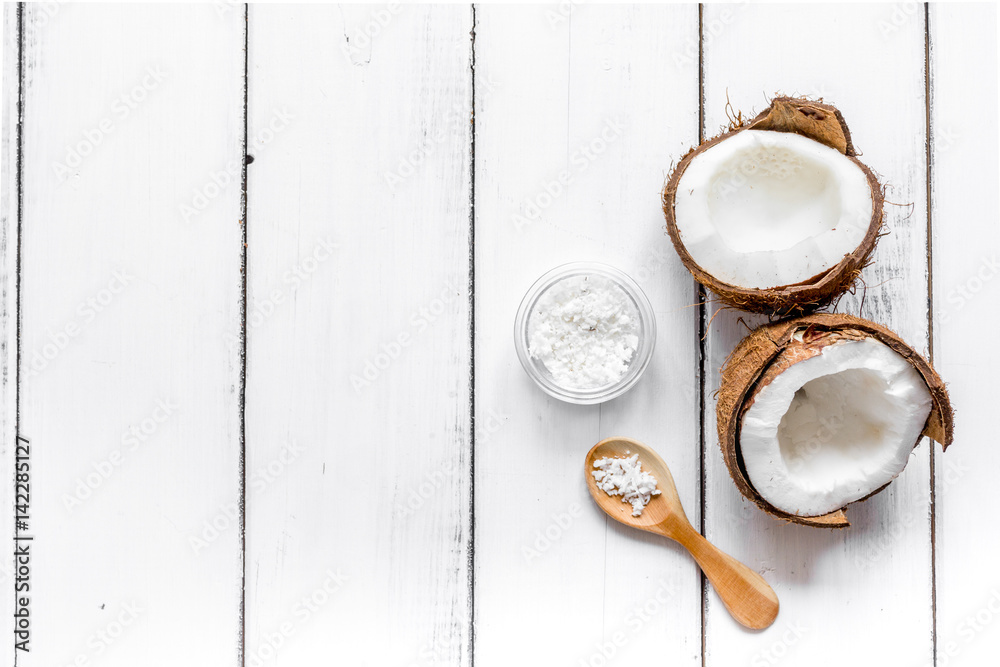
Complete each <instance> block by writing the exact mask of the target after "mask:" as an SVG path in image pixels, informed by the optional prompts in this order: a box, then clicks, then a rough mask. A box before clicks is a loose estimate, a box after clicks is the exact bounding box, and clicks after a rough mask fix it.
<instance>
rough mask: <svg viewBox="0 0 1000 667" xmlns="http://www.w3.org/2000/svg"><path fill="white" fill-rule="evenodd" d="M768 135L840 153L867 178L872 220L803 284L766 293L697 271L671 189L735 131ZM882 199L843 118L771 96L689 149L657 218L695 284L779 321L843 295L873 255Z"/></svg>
mask: <svg viewBox="0 0 1000 667" xmlns="http://www.w3.org/2000/svg"><path fill="white" fill-rule="evenodd" d="M751 131H772V132H795V133H797V134H800V135H802V136H804V137H808V138H810V139H813V140H815V141H818V142H820V143H822V144H824V145H826V146H830V147H831V148H834V149H836V150H838V151H840V152H841V153H843V154H844V155H845V156H846V157H847V158H848V159H849V160H851V161H852V162H854V163H855V164H856V165H857V166H858V168H859V169H861V170H862V171H863V172H864V174H865V177H866V178H867V179H868V185H869V187H870V188H871V196H872V218H871V222H870V223H869V225H868V232H867V234H866V235H865V238H864V240H863V241H862V242H861V244H860V245H859V246H858V247H857V248H856V249H855V250H854V251H853V252H851V253H850V254H847V255H845V256H844V258H843V259H842V260H841V261H840V262H839V263H837V264H836V265H834V266H832V267H830V268H829V269H827V270H826V271H823V272H822V273H819V274H817V275H815V276H813V277H811V278H809V279H807V280H804V281H802V282H799V283H795V284H792V285H780V286H775V287H771V288H767V289H756V288H747V287H741V286H739V285H732V284H729V283H726V282H724V281H722V280H719V279H718V278H716V277H715V276H713V275H711V274H710V273H708V272H706V271H705V270H704V269H702V268H701V267H700V266H699V265H698V264H697V263H696V262H695V261H694V259H693V258H692V257H691V255H690V254H689V253H688V251H687V249H686V248H685V247H684V243H683V241H682V240H681V237H680V232H679V231H678V229H677V220H676V217H675V215H674V200H675V197H676V195H677V186H678V184H679V183H680V180H681V176H683V175H684V172H685V171H686V170H687V168H688V165H690V164H691V161H692V160H694V158H696V157H697V156H698V155H700V154H701V153H702V152H703V151H706V150H708V149H709V148H711V147H712V146H715V145H716V144H718V143H719V142H722V141H725V140H726V139H729V138H731V137H733V136H734V135H736V134H738V133H739V132H751ZM884 199H885V198H884V195H883V190H882V186H881V184H879V181H878V178H876V176H875V174H874V173H873V172H872V170H871V169H869V168H868V167H867V166H866V165H865V164H863V163H862V162H861V161H860V160H858V158H857V156H856V153H855V150H854V145H853V144H852V143H851V133H850V130H849V129H848V128H847V123H846V122H845V121H844V117H843V115H842V114H841V113H840V111H839V110H837V109H836V108H835V107H833V106H832V105H829V104H823V103H822V102H816V101H812V100H808V99H804V98H793V97H776V98H774V99H773V100H772V101H771V105H770V106H769V107H768V108H767V109H766V110H765V111H763V112H761V113H760V114H758V115H757V116H756V117H755V118H754V119H753V120H751V121H749V122H747V123H745V124H743V125H741V126H738V127H735V128H733V129H731V130H730V131H728V132H726V133H724V134H721V135H719V136H717V137H715V138H714V139H709V140H708V141H705V142H704V143H702V144H701V145H700V146H698V147H697V148H693V149H691V150H690V151H689V152H688V153H687V155H685V156H684V157H683V158H682V159H681V161H680V163H679V164H678V165H677V167H676V168H675V169H674V171H673V173H672V174H671V176H670V179H669V180H668V181H667V185H666V186H665V187H664V189H663V195H662V204H663V215H664V217H665V218H666V222H667V233H668V234H669V235H670V240H671V241H672V242H673V244H674V249H676V251H677V254H678V255H679V256H680V258H681V262H683V264H684V266H685V267H687V269H688V271H690V272H691V275H693V276H694V278H695V280H697V281H698V282H699V283H701V284H702V285H704V286H705V287H707V288H709V289H710V290H712V291H713V292H715V293H716V294H717V295H719V297H720V299H721V300H722V301H724V302H725V303H727V304H729V305H731V306H735V307H736V308H740V309H743V310H748V311H751V312H756V313H765V314H769V315H777V316H780V317H785V316H789V315H800V314H804V313H807V312H810V311H812V310H815V309H816V308H819V307H821V306H825V305H828V304H829V303H831V302H832V301H833V300H834V299H835V298H837V297H838V296H839V295H841V294H843V293H844V292H846V291H847V290H848V289H850V288H851V286H852V285H853V284H854V282H855V281H856V280H857V278H858V276H859V275H860V274H861V270H862V269H863V268H864V267H865V266H866V265H867V264H868V261H869V258H870V257H871V255H872V253H873V252H874V251H875V246H876V244H877V243H878V239H879V234H880V232H881V229H882V207H883V204H884Z"/></svg>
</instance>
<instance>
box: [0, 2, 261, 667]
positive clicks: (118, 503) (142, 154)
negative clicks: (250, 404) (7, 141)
mask: <svg viewBox="0 0 1000 667" xmlns="http://www.w3.org/2000/svg"><path fill="white" fill-rule="evenodd" d="M24 12H25V14H24V25H25V56H24V69H25V79H24V86H25V90H24V93H25V99H24V104H25V116H24V139H23V141H24V164H23V180H24V210H23V219H22V229H23V236H22V238H21V247H22V273H21V324H22V328H21V338H20V343H21V395H20V432H21V435H23V436H26V437H28V438H30V439H31V444H32V450H31V454H32V460H31V464H32V479H31V483H32V487H33V489H32V490H33V492H32V494H31V517H32V518H31V522H30V533H31V534H33V535H34V536H35V541H34V542H33V543H32V544H33V550H34V553H33V557H32V579H31V585H32V588H31V604H30V608H31V612H32V616H31V632H32V636H31V644H30V648H31V650H30V652H28V653H23V652H19V654H18V656H17V664H18V665H19V667H34V666H38V667H43V666H44V667H50V666H52V665H60V666H61V665H69V664H99V665H101V666H102V667H106V666H111V665H140V664H147V665H152V664H157V665H179V664H190V663H191V656H196V659H195V663H196V664H202V665H210V664H211V665H227V664H228V665H233V664H236V660H237V656H238V649H239V633H240V623H239V605H240V584H241V578H242V573H241V555H240V541H239V531H238V530H237V529H236V527H235V526H230V527H229V528H228V530H220V531H219V532H220V533H221V534H219V535H218V536H217V537H216V538H215V539H214V541H213V543H212V545H211V548H210V549H206V550H204V551H201V552H195V551H194V550H193V549H192V547H191V540H192V539H193V538H196V537H201V536H204V535H205V526H204V522H205V521H206V520H208V519H211V518H212V517H213V515H214V513H215V512H216V511H217V510H218V509H219V508H221V507H227V506H233V505H235V503H236V502H237V501H238V499H239V451H240V445H239V439H240V411H239V387H240V371H241V364H240V357H239V351H238V350H236V351H234V350H231V349H229V348H227V346H226V343H225V341H224V339H223V332H224V331H226V329H227V328H229V327H231V326H234V325H236V326H238V322H239V318H240V294H241V289H240V284H241V280H240V255H241V243H240V235H241V233H240V225H239V220H240V188H239V185H238V184H236V185H234V186H231V187H229V188H227V189H225V191H224V192H222V193H220V194H219V195H218V197H217V198H216V199H215V201H214V202H213V203H212V206H211V208H210V209H208V210H205V211H204V212H203V213H202V215H201V217H200V218H199V220H198V221H197V223H196V224H192V225H185V224H184V223H183V221H182V220H181V219H180V218H179V216H178V204H179V203H180V202H182V201H183V200H184V199H185V198H186V197H188V196H189V193H190V192H191V190H192V189H193V188H194V187H196V185H198V184H199V181H200V179H203V178H204V176H203V175H204V174H207V173H209V172H211V171H212V170H216V169H218V168H219V165H224V164H225V163H226V161H228V160H230V159H233V158H239V156H241V155H242V146H241V143H242V139H243V121H242V116H243V112H242V107H243V105H242V89H243V58H242V53H241V49H242V44H243V30H244V28H243V20H242V16H240V15H236V14H234V15H230V16H228V17H219V16H217V15H216V12H215V11H214V10H213V8H212V7H210V6H204V5H203V6H199V7H194V6H190V7H184V8H181V7H167V6H159V7H153V6H135V5H132V6H125V5H115V6H111V5H108V6H97V5H94V6H80V5H73V6H64V7H60V8H59V11H58V12H56V13H54V14H51V13H48V11H47V6H46V5H43V4H30V5H27V6H26V7H25V10H24ZM8 35H9V33H8ZM5 92H6V93H7V94H8V95H9V94H10V92H11V91H10V89H7V90H6V91H5ZM74 156H75V157H74ZM66 163H68V168H69V173H62V172H59V170H58V169H56V168H55V165H58V164H66ZM8 229H9V227H8ZM5 268H7V267H5ZM7 270H8V271H9V268H7ZM8 275H10V274H9V273H8ZM5 444H6V443H5ZM5 550H6V549H5ZM3 590H4V591H7V592H10V591H11V588H10V586H9V584H5V585H4V587H3ZM6 594H7V593H5V595H6ZM4 625H5V627H6V621H5V622H4ZM3 650H4V651H7V650H8V645H6V644H5V645H4V646H3ZM8 655H9V654H8ZM4 664H10V663H7V662H5V663H4Z"/></svg>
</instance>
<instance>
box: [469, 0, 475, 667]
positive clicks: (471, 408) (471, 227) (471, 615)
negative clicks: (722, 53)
mask: <svg viewBox="0 0 1000 667" xmlns="http://www.w3.org/2000/svg"><path fill="white" fill-rule="evenodd" d="M471 7H472V30H471V31H470V32H469V78H470V81H471V101H470V113H469V122H470V124H471V128H470V136H469V347H470V351H469V534H468V537H467V540H468V549H469V560H468V570H469V572H468V575H467V576H468V587H469V646H468V651H469V667H472V666H473V665H475V664H476V5H475V3H473V4H472V5H471Z"/></svg>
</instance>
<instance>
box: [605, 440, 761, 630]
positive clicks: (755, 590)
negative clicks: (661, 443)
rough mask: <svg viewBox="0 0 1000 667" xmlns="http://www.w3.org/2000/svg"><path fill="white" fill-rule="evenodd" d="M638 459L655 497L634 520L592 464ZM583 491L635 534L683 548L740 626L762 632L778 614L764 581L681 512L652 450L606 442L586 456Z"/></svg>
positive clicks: (667, 473)
mask: <svg viewBox="0 0 1000 667" xmlns="http://www.w3.org/2000/svg"><path fill="white" fill-rule="evenodd" d="M635 454H638V455H639V463H641V464H642V469H643V470H645V471H646V472H648V473H650V474H651V475H652V476H653V477H655V478H656V488H657V489H658V490H659V491H660V493H659V494H658V495H655V496H653V497H652V498H650V500H649V503H648V504H647V505H646V507H645V508H644V509H643V510H642V514H640V515H639V516H632V505H631V504H630V503H627V502H622V497H621V496H609V495H608V494H607V493H606V492H604V491H603V490H601V489H600V488H598V486H597V480H596V479H594V475H593V472H594V462H595V461H597V460H599V459H603V458H627V457H630V456H633V455H635ZM586 476H587V489H588V490H589V491H590V495H591V497H592V498H593V499H594V502H596V503H597V505H598V507H600V508H601V509H602V510H604V512H605V513H606V514H607V515H608V516H610V517H611V518H612V519H614V520H615V521H618V522H620V523H623V524H625V525H626V526H632V527H633V528H638V529H639V530H645V531H647V532H650V533H656V534H658V535H663V536H664V537H669V538H670V539H672V540H674V541H675V542H677V543H679V544H680V545H681V546H683V547H684V548H685V549H687V550H688V551H689V552H690V553H691V555H692V556H693V557H694V559H695V561H697V563H698V565H699V566H700V567H701V569H702V571H703V572H704V573H705V577H706V578H707V579H708V580H709V581H711V582H712V585H713V586H714V587H715V591H716V592H717V593H718V594H719V597H720V598H721V599H722V603H723V604H724V605H726V609H728V610H729V613H730V614H732V615H733V618H735V619H736V620H737V621H738V622H739V623H741V624H742V625H744V626H746V627H748V628H751V629H754V630H763V629H764V628H766V627H768V626H770V625H771V624H772V623H774V619H775V618H777V616H778V596H777V595H775V593H774V590H773V589H772V588H771V587H770V586H769V585H768V584H767V582H766V581H764V578H763V577H761V576H760V575H759V574H757V573H756V572H754V571H753V570H751V569H750V568H748V567H747V566H746V565H744V564H743V563H740V562H739V561H737V560H736V559H735V558H733V557H732V556H729V555H727V554H724V553H723V552H722V551H719V549H718V548H717V547H716V546H714V545H713V544H711V543H710V542H709V541H708V540H706V539H705V538H704V537H702V535H701V534H700V533H699V532H698V531H696V530H695V529H694V527H693V526H692V525H691V522H690V521H688V518H687V516H686V515H685V514H684V508H683V507H682V506H681V499H680V496H679V495H678V494H677V487H676V486H675V485H674V478H673V475H671V474H670V468H668V467H667V464H666V463H664V461H663V459H661V458H660V457H659V455H657V453H656V452H654V451H653V450H652V449H650V448H649V447H647V446H646V445H644V444H642V443H641V442H639V441H638V440H632V439H631V438H608V439H607V440H602V441H601V442H599V443H597V444H596V445H594V447H593V448H592V449H591V450H590V451H589V452H588V453H587V460H586Z"/></svg>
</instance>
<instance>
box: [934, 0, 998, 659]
mask: <svg viewBox="0 0 1000 667" xmlns="http://www.w3.org/2000/svg"><path fill="white" fill-rule="evenodd" d="M929 29H930V30H929V32H930V40H931V41H930V45H931V51H930V56H931V58H930V63H931V82H932V86H933V87H932V94H931V121H932V134H931V138H932V142H931V147H932V151H933V152H932V158H931V160H932V162H931V164H932V171H931V175H932V183H933V190H932V192H931V204H932V206H931V221H932V230H933V244H932V253H933V255H932V256H933V276H934V282H933V286H934V365H935V367H936V368H937V369H938V371H939V372H940V373H941V375H942V376H943V377H944V379H945V380H946V381H947V382H948V383H949V385H948V390H949V392H950V393H951V399H952V401H953V404H954V405H955V407H956V410H957V419H956V424H955V445H954V447H952V448H950V449H949V450H948V452H947V453H946V454H943V455H941V454H938V455H937V456H936V459H935V472H936V488H937V493H936V496H935V499H936V519H937V530H936V541H937V543H936V548H937V550H936V555H937V558H936V564H937V567H936V570H937V638H938V640H937V651H938V653H937V658H938V662H937V664H938V665H941V666H944V665H949V666H963V665H968V666H970V667H971V666H974V665H985V664H988V663H989V662H990V661H995V660H996V656H997V655H998V654H1000V575H997V573H996V555H997V553H998V552H1000V535H998V534H997V531H995V530H993V529H991V528H989V527H988V526H989V525H990V520H991V519H992V517H994V516H996V515H997V513H998V512H1000V500H998V498H997V497H996V496H995V494H993V493H991V492H990V489H992V487H993V479H992V473H993V472H995V471H996V470H997V469H1000V452H998V451H997V448H996V445H995V435H994V427H993V424H992V416H993V414H994V413H995V411H996V406H995V401H992V400H990V398H989V396H990V393H991V392H990V391H989V390H988V389H986V386H987V383H988V382H989V381H990V378H991V377H992V376H993V375H994V374H996V373H998V372H1000V362H998V361H997V359H996V358H995V357H994V356H993V355H991V354H989V353H987V354H981V353H980V352H979V351H978V347H979V346H978V345H975V344H974V343H973V340H974V338H975V333H974V332H976V331H984V332H985V331H994V330H996V328H997V326H998V325H1000V315H998V313H997V310H996V305H997V303H998V302H1000V280H997V273H998V272H1000V264H998V254H1000V226H998V225H997V216H998V213H1000V207H998V201H997V191H996V185H997V178H998V168H997V155H998V153H997V148H998V146H997V127H996V125H995V124H994V123H992V122H990V120H989V119H987V120H986V121H985V122H984V121H983V120H981V119H978V118H976V117H975V114H970V113H969V110H970V109H979V108H984V109H995V108H996V107H997V12H996V7H995V6H994V5H986V4H981V5H969V4H964V5H949V6H947V7H945V6H938V5H931V6H930V25H929ZM970 334H971V337H970Z"/></svg>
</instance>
